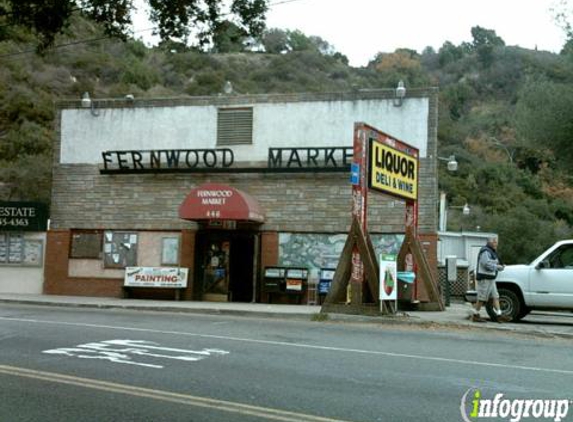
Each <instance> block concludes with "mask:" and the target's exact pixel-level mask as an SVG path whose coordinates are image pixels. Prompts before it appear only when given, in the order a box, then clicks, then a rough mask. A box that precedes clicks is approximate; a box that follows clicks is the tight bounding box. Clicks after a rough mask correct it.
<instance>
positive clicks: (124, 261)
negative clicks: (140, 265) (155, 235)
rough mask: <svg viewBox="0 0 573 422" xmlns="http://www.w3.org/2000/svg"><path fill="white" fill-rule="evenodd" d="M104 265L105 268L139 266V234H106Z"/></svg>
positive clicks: (108, 232) (110, 232)
mask: <svg viewBox="0 0 573 422" xmlns="http://www.w3.org/2000/svg"><path fill="white" fill-rule="evenodd" d="M103 265H104V267H105V268H125V267H134V266H136V265H137V233H132V232H112V231H106V232H105V233H104V242H103Z"/></svg>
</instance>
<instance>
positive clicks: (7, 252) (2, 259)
mask: <svg viewBox="0 0 573 422" xmlns="http://www.w3.org/2000/svg"><path fill="white" fill-rule="evenodd" d="M43 254H44V242H43V241H42V240H41V239H29V238H26V237H25V236H24V235H23V234H20V233H0V265H17V266H31V267H39V266H41V265H42V257H43Z"/></svg>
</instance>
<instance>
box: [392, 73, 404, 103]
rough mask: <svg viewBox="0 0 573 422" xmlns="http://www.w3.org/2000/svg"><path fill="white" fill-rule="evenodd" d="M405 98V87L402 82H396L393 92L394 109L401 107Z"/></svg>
mask: <svg viewBox="0 0 573 422" xmlns="http://www.w3.org/2000/svg"><path fill="white" fill-rule="evenodd" d="M405 96H406V87H405V86H404V81H402V80H401V81H400V82H398V86H397V87H396V91H395V92H394V107H401V106H402V102H403V101H404V97H405Z"/></svg>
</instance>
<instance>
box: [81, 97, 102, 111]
mask: <svg viewBox="0 0 573 422" xmlns="http://www.w3.org/2000/svg"><path fill="white" fill-rule="evenodd" d="M82 107H83V108H89V109H90V112H91V114H92V116H99V111H98V110H96V108H95V104H94V102H93V101H92V99H91V98H90V94H89V93H88V92H84V93H83V95H82Z"/></svg>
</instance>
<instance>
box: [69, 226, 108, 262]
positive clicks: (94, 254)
mask: <svg viewBox="0 0 573 422" xmlns="http://www.w3.org/2000/svg"><path fill="white" fill-rule="evenodd" d="M102 241H103V233H102V232H101V231H98V230H93V231H73V232H72V241H71V244H70V258H87V259H100V258H101V246H102Z"/></svg>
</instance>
